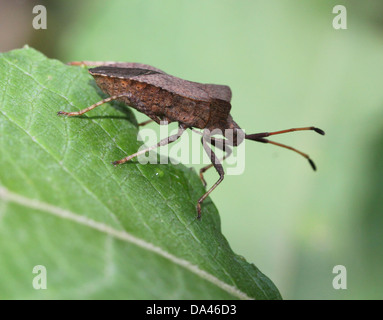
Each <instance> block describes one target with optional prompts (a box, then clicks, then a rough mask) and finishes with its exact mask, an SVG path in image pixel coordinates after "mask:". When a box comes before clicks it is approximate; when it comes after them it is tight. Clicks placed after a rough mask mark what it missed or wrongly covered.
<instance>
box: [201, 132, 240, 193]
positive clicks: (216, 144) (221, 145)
mask: <svg viewBox="0 0 383 320" xmlns="http://www.w3.org/2000/svg"><path fill="white" fill-rule="evenodd" d="M225 141H226V140H224V139H217V138H211V144H212V145H213V146H214V147H217V148H218V149H220V150H222V151H224V152H226V154H225V155H224V156H223V157H222V158H221V159H220V160H219V161H220V162H222V161H224V160H225V159H227V158H228V157H230V155H231V154H232V152H233V150H232V149H231V148H230V147H228V146H227V144H226V143H225ZM211 167H213V164H209V165H207V166H206V167H203V168H201V169H200V171H199V177H200V179H201V181H202V183H203V185H204V187H206V184H207V183H206V180H205V179H204V177H203V174H204V173H205V172H206V171H207V170H209V169H210V168H211Z"/></svg>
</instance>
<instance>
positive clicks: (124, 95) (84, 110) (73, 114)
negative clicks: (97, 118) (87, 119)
mask: <svg viewBox="0 0 383 320" xmlns="http://www.w3.org/2000/svg"><path fill="white" fill-rule="evenodd" d="M129 96H130V95H127V94H120V95H116V96H111V97H109V98H106V99H103V100H101V101H99V102H97V103H95V104H92V105H91V106H89V107H87V108H85V109H83V110H80V111H76V112H65V111H59V112H57V114H58V115H61V114H63V115H66V116H68V117H73V116H81V115H82V114H84V113H86V112H88V111H90V110H93V109H94V108H96V107H98V106H101V105H102V104H104V103H107V102H110V101H113V100H116V99H119V98H122V97H129Z"/></svg>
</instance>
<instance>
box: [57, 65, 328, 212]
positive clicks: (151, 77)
mask: <svg viewBox="0 0 383 320" xmlns="http://www.w3.org/2000/svg"><path fill="white" fill-rule="evenodd" d="M69 64H71V65H87V66H95V68H91V69H89V73H90V74H91V75H92V76H93V77H94V79H95V81H96V83H97V85H98V86H99V87H100V88H101V90H102V91H104V92H105V93H107V94H108V95H109V97H108V98H106V99H103V100H101V101H99V102H97V103H95V104H93V105H91V106H89V107H87V108H85V109H83V110H81V111H77V112H64V111H59V112H58V114H59V115H67V116H79V115H82V114H84V113H86V112H88V111H90V110H92V109H94V108H96V107H98V106H100V105H102V104H104V103H106V102H109V101H112V100H119V101H122V102H124V103H125V104H127V105H128V106H130V107H133V108H135V109H136V110H138V111H140V112H142V113H144V114H146V115H147V116H148V117H149V118H150V119H151V120H149V121H146V122H145V123H143V124H146V123H149V122H151V121H155V122H156V123H158V124H160V122H161V121H166V122H168V123H170V122H178V132H177V134H174V135H171V136H169V137H168V138H166V139H163V140H161V141H160V142H158V143H157V144H156V145H154V146H151V147H149V148H147V149H145V150H141V151H139V152H136V153H134V154H132V155H129V156H127V157H126V158H124V159H121V160H118V161H115V162H113V164H114V165H118V164H122V163H124V162H127V161H129V160H131V159H133V158H134V157H137V156H138V155H140V154H142V153H144V152H146V151H150V150H153V149H155V148H158V147H161V146H164V145H167V144H169V143H172V142H174V141H176V140H177V139H178V138H180V136H181V135H182V133H183V132H184V131H185V130H186V129H191V130H193V131H194V132H197V133H198V134H200V135H202V138H201V143H202V145H203V148H204V150H205V151H206V152H207V154H208V155H209V157H210V160H211V162H212V164H210V165H208V166H206V167H204V168H202V169H201V170H200V178H201V180H202V182H203V184H204V185H205V186H206V182H205V179H204V178H203V173H204V172H205V171H206V170H208V169H209V168H211V167H213V166H214V168H215V169H216V170H217V172H218V174H219V179H218V181H217V182H216V183H215V184H214V185H213V186H212V187H211V188H210V189H209V190H208V191H207V192H206V193H205V194H204V195H203V196H202V197H201V198H200V199H199V200H198V202H197V212H198V215H197V217H198V218H201V204H202V202H203V201H204V200H205V199H206V198H207V196H208V195H209V194H210V193H211V192H212V191H213V190H214V189H215V188H216V187H217V186H218V185H219V184H220V183H221V182H222V180H223V178H224V174H225V173H224V170H223V167H222V164H221V161H222V160H224V159H225V158H226V157H227V156H229V155H230V154H231V147H236V146H238V145H239V144H240V143H242V142H243V140H244V139H247V140H252V141H257V142H262V143H269V144H273V145H276V146H278V147H282V148H286V149H289V150H292V151H294V152H296V153H298V154H300V155H301V156H303V157H304V158H306V159H307V160H308V161H309V163H310V165H311V166H312V168H313V169H314V170H316V167H315V164H314V162H313V161H312V160H311V159H310V157H309V156H308V155H307V154H305V153H303V152H301V151H299V150H297V149H294V148H292V147H289V146H287V145H284V144H281V143H277V142H274V141H270V140H269V139H267V137H270V136H273V135H278V134H283V133H287V132H293V131H306V130H313V131H315V132H317V133H319V134H321V135H324V134H325V133H324V131H323V130H321V129H319V128H316V127H304V128H292V129H287V130H281V131H274V132H261V133H255V134H244V132H243V130H242V129H241V128H240V127H239V126H238V125H237V123H235V121H234V120H233V118H232V116H231V115H230V109H231V103H230V102H231V90H230V88H229V87H228V86H224V85H216V84H203V83H198V82H192V81H187V80H183V79H180V78H177V77H175V76H172V75H169V74H167V73H165V72H164V71H162V70H160V69H157V68H155V67H152V66H149V65H145V64H141V63H128V62H90V61H82V62H71V63H69ZM195 128H197V129H203V132H200V131H197V130H195ZM216 129H219V130H221V132H222V133H223V134H224V136H225V138H216V137H212V134H211V132H212V131H214V130H216ZM228 129H230V130H228ZM227 132H230V133H231V134H230V137H229V135H227V134H226V133H227ZM209 144H210V145H212V146H214V147H216V148H218V149H221V150H223V151H224V152H225V156H224V157H223V158H222V159H218V158H217V156H216V155H215V153H214V152H213V150H212V149H211V147H210V146H209Z"/></svg>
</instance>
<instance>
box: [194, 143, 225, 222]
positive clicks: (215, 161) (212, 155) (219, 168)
mask: <svg viewBox="0 0 383 320" xmlns="http://www.w3.org/2000/svg"><path fill="white" fill-rule="evenodd" d="M201 142H202V145H203V147H204V149H205V151H206V153H207V154H208V155H209V156H210V160H211V162H212V163H213V166H214V168H215V169H216V170H217V172H218V174H219V179H218V180H217V182H216V183H214V185H213V186H212V187H211V188H210V189H209V190H208V191H207V192H206V193H205V194H204V195H203V196H202V197H201V198H200V199H199V200H198V202H197V212H198V215H197V218H198V219H200V218H201V203H202V202H203V201H204V200H205V199H206V198H207V196H208V195H209V194H210V193H212V191H213V190H214V189H215V188H217V186H218V185H219V184H220V183H221V182H222V180H223V178H224V175H225V171H224V170H223V167H222V164H221V163H220V162H219V160H218V158H217V157H216V155H215V153H214V152H213V150H211V148H210V147H209V146H208V144H207V142H206V140H205V137H202V139H201Z"/></svg>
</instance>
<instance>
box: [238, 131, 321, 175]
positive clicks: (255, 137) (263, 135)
mask: <svg viewBox="0 0 383 320" xmlns="http://www.w3.org/2000/svg"><path fill="white" fill-rule="evenodd" d="M307 130H313V131H315V132H317V133H319V134H321V135H325V132H324V131H323V130H321V129H319V128H316V127H304V128H292V129H287V130H280V131H274V132H261V133H254V134H246V135H245V139H247V140H252V141H257V142H262V143H270V144H273V145H275V146H278V147H281V148H285V149H289V150H291V151H294V152H296V153H298V154H300V155H301V156H302V157H304V158H306V159H307V160H308V162H309V163H310V165H311V167H312V168H313V170H314V171H316V166H315V163H314V161H312V160H311V159H310V157H309V155H308V154H306V153H303V152H302V151H299V150H297V149H295V148H293V147H290V146H287V145H285V144H282V143H278V142H274V141H270V140H268V139H265V138H266V137H270V136H273V135H277V134H284V133H288V132H294V131H307Z"/></svg>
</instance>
